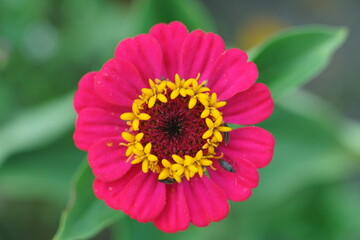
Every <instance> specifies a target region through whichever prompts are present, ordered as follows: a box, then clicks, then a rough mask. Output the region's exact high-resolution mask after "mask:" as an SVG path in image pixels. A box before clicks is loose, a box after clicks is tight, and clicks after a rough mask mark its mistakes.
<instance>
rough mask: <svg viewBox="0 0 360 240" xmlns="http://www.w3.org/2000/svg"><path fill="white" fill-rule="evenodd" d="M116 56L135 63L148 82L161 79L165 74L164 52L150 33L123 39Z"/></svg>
mask: <svg viewBox="0 0 360 240" xmlns="http://www.w3.org/2000/svg"><path fill="white" fill-rule="evenodd" d="M115 57H116V58H117V59H126V60H128V61H130V62H131V63H132V64H134V65H135V67H136V68H137V69H138V70H139V72H140V74H141V76H142V78H143V80H144V81H145V82H146V83H147V82H148V80H149V79H155V78H159V79H161V78H162V76H163V54H162V51H161V48H160V45H159V43H158V41H156V39H155V38H154V37H152V36H150V35H148V34H140V35H138V36H136V37H134V38H128V39H125V40H123V41H121V42H120V43H119V45H118V46H117V48H116V51H115Z"/></svg>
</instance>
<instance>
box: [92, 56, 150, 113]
mask: <svg viewBox="0 0 360 240" xmlns="http://www.w3.org/2000/svg"><path fill="white" fill-rule="evenodd" d="M146 84H147V81H145V80H144V79H143V78H142V77H141V75H140V73H139V71H138V70H137V68H136V67H135V66H134V65H133V64H132V63H130V62H129V61H127V60H124V59H111V60H109V61H108V62H107V63H105V64H104V66H103V67H102V68H101V70H100V71H99V72H98V73H97V74H96V77H95V90H96V92H97V93H98V94H99V95H100V96H101V97H102V98H103V99H105V100H106V101H107V102H109V103H112V104H115V105H118V106H122V107H128V108H129V109H130V108H131V105H132V102H133V101H134V98H136V97H137V96H138V95H139V94H140V93H141V88H143V87H145V86H146Z"/></svg>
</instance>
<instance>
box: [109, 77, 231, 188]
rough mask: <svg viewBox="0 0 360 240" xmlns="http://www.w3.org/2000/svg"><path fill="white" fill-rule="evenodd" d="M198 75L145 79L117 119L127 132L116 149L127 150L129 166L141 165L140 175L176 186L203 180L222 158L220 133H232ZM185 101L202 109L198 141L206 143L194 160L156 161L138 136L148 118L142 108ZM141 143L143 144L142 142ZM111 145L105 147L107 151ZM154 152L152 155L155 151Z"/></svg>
mask: <svg viewBox="0 0 360 240" xmlns="http://www.w3.org/2000/svg"><path fill="white" fill-rule="evenodd" d="M199 79H200V74H198V75H197V77H196V78H190V79H182V78H180V76H179V75H178V74H176V75H175V81H174V82H172V81H170V80H160V79H155V80H152V79H149V88H142V89H141V95H139V98H137V99H135V100H134V102H133V104H132V111H131V112H126V113H123V114H121V115H120V118H121V119H122V120H124V121H126V122H127V124H128V125H129V126H130V128H129V129H128V130H126V131H124V132H123V133H122V134H121V136H122V138H123V139H124V140H125V141H126V142H124V143H120V145H122V146H125V147H127V150H126V152H125V155H126V156H127V157H128V161H131V164H141V169H142V171H143V172H144V173H147V172H149V171H151V172H155V173H158V179H159V180H166V179H169V178H170V179H173V180H175V181H176V182H178V183H180V182H181V181H182V180H183V177H185V179H186V180H188V181H189V180H190V179H191V178H192V177H194V176H195V175H197V174H198V175H199V176H200V177H202V176H203V174H204V172H205V171H206V170H207V168H208V167H210V168H212V169H214V170H215V168H214V166H213V160H214V159H218V158H221V157H222V155H223V154H222V153H220V155H217V153H216V148H217V147H218V146H219V144H220V143H221V142H223V133H224V132H229V131H231V130H232V129H231V128H230V127H228V126H227V125H226V124H225V123H224V121H223V117H222V113H221V111H219V110H218V109H219V108H221V107H223V106H225V104H226V102H225V101H219V100H218V98H217V94H216V93H214V92H213V93H211V94H210V91H211V90H210V89H209V88H208V87H206V81H203V82H201V83H200V84H199ZM185 97H187V98H188V99H189V102H188V108H189V109H193V108H194V107H195V106H197V108H199V107H203V110H201V111H202V112H201V114H200V118H201V119H203V121H204V124H206V126H207V130H206V131H205V132H204V133H203V134H202V139H204V140H202V141H205V140H206V143H205V144H204V145H203V146H202V147H201V149H199V150H198V151H197V153H196V154H195V155H194V156H189V155H183V156H180V155H178V153H173V154H172V155H171V159H161V160H159V159H158V156H156V155H154V154H153V151H152V150H153V149H155V148H156V146H155V145H154V146H153V144H152V143H151V142H146V141H148V140H146V139H147V138H146V137H145V136H144V133H142V132H139V127H140V124H141V122H142V121H148V120H150V119H151V116H150V115H149V114H147V113H146V112H144V108H146V107H147V108H148V109H150V108H153V107H154V106H157V104H160V103H161V104H163V103H164V104H166V103H168V101H171V100H174V99H176V98H185ZM144 139H145V140H144ZM112 145H113V143H107V146H108V147H111V146H112ZM155 152H156V151H155Z"/></svg>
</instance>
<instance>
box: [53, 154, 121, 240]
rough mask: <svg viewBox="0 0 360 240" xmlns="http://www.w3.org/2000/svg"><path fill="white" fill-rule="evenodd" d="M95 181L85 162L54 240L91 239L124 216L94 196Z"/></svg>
mask: <svg viewBox="0 0 360 240" xmlns="http://www.w3.org/2000/svg"><path fill="white" fill-rule="evenodd" d="M93 180H94V176H93V174H92V172H91V169H90V168H89V166H88V163H87V161H84V162H83V164H82V165H81V166H80V168H79V170H78V172H77V173H76V175H75V178H74V183H73V184H74V185H73V187H72V192H71V194H70V197H69V199H70V200H69V203H68V206H67V207H66V210H65V211H64V212H63V214H62V216H61V222H60V227H59V230H58V232H57V233H56V235H55V237H54V240H72V239H86V238H89V237H91V236H93V235H95V234H96V233H98V232H99V231H100V230H102V229H103V228H105V227H107V226H109V225H110V224H112V223H113V222H115V221H116V220H118V219H120V218H121V217H122V216H123V214H122V213H121V212H119V211H115V210H113V209H111V208H109V207H107V206H106V205H105V203H104V202H103V201H100V200H99V199H97V198H96V197H95V196H94V193H93V191H92V187H91V186H92V183H93Z"/></svg>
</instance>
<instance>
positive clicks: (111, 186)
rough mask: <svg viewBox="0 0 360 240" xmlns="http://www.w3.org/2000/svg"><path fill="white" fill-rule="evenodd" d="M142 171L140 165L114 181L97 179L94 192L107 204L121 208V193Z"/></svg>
mask: <svg viewBox="0 0 360 240" xmlns="http://www.w3.org/2000/svg"><path fill="white" fill-rule="evenodd" d="M139 171H141V170H140V169H139V168H138V167H136V166H134V167H132V168H131V169H130V170H129V171H128V172H127V173H126V174H125V175H124V176H123V177H121V178H120V179H118V180H116V181H114V182H103V181H101V180H100V179H95V181H94V184H93V189H94V194H95V196H96V197H97V198H99V199H102V200H104V201H105V202H106V204H107V205H108V206H109V207H111V208H113V209H116V210H121V204H120V193H121V192H122V190H123V189H124V188H125V187H126V185H127V184H128V183H129V182H130V181H131V180H132V179H133V178H134V177H135V176H136V174H138V173H139Z"/></svg>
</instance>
